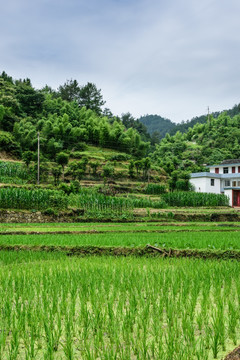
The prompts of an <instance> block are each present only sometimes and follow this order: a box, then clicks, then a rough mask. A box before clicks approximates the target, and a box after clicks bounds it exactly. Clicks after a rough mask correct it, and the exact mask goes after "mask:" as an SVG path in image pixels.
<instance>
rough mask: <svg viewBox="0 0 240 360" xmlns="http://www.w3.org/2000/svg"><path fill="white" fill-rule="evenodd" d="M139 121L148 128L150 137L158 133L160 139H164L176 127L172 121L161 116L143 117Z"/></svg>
mask: <svg viewBox="0 0 240 360" xmlns="http://www.w3.org/2000/svg"><path fill="white" fill-rule="evenodd" d="M138 120H139V121H140V122H141V123H142V124H143V125H145V126H146V128H147V131H148V132H149V134H150V135H153V133H155V132H158V133H159V138H160V139H162V138H164V136H165V135H166V134H167V133H169V132H170V131H171V130H172V129H173V128H174V127H175V126H176V124H175V123H173V122H172V121H171V120H169V119H165V118H163V117H161V116H159V115H145V116H141V117H140V118H139V119H138Z"/></svg>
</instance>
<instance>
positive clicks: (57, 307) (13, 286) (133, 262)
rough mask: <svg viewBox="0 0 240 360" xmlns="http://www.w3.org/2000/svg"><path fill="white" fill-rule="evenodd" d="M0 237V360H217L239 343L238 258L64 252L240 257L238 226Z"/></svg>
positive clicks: (115, 226)
mask: <svg viewBox="0 0 240 360" xmlns="http://www.w3.org/2000/svg"><path fill="white" fill-rule="evenodd" d="M19 232H20V233H19ZM0 233H1V236H0V247H1V249H2V250H1V251H0V359H3V360H5V359H91V360H95V359H109V360H110V359H111V360H112V359H122V360H125V359H133V360H135V359H136V360H137V359H139V360H140V359H158V360H159V359H163V360H175V359H176V360H177V359H178V360H179V359H183V360H195V359H196V360H200V359H201V360H202V359H203V360H204V359H205V360H212V359H224V357H225V356H226V355H227V354H228V353H229V352H230V351H232V350H233V349H234V348H235V347H236V346H237V345H238V344H239V342H240V312H239V308H240V266H239V264H240V263H239V261H237V260H234V259H218V260H214V259H207V260H206V259H202V258H187V257H186V258H172V257H168V256H165V257H163V256H161V254H159V256H157V257H152V256H149V255H147V254H146V256H141V257H139V256H137V253H136V255H135V256H100V255H98V256H89V255H88V256H81V257H80V256H67V255H68V254H67V252H64V251H62V249H64V247H68V248H69V247H79V248H81V247H84V246H91V247H98V248H101V247H113V248H114V247H116V248H117V247H121V248H133V249H142V248H144V247H146V245H149V244H150V245H152V246H154V247H156V248H159V249H161V248H164V249H185V250H186V249H191V250H196V251H202V250H208V251H212V252H215V251H216V252H217V251H220V250H221V251H225V250H231V251H235V252H236V253H238V252H239V251H240V226H239V224H238V223H199V222H198V223H197V222H196V223H177V222H171V223H157V222H156V223H155V222H151V223H147V222H146V223H122V224H121V223H89V224H88V223H78V224H0ZM14 246H18V247H17V250H18V251H13V250H14V249H15V248H14ZM24 246H25V247H24ZM26 246H28V250H27V251H26V250H24V249H26ZM36 246H38V247H39V248H38V249H37V250H36ZM44 246H45V247H46V248H44ZM4 247H6V248H7V249H8V251H7V250H4ZM47 247H51V251H46V249H47ZM31 248H32V249H31ZM10 250H12V251H10ZM15 250H16V249H15ZM31 250H32V251H31ZM33 250H34V251H33ZM44 250H45V251H44ZM48 250H49V249H48Z"/></svg>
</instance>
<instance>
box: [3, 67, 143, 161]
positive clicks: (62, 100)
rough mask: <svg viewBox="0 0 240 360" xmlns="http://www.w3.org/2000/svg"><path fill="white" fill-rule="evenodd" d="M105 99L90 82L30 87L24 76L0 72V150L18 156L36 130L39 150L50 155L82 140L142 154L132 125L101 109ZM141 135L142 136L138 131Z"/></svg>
mask: <svg viewBox="0 0 240 360" xmlns="http://www.w3.org/2000/svg"><path fill="white" fill-rule="evenodd" d="M104 104H105V101H104V100H103V97H102V94H101V90H98V89H97V88H96V85H95V84H92V83H88V84H87V85H85V86H80V85H79V84H78V83H77V81H76V80H74V81H73V80H70V81H67V82H66V83H65V84H64V85H62V86H60V87H59V89H58V90H57V91H56V90H52V89H51V88H50V87H48V86H46V87H45V88H43V89H41V90H36V89H34V88H33V86H32V85H31V81H30V79H24V80H13V79H12V77H10V76H8V75H7V74H6V73H5V72H3V73H2V74H1V76H0V129H1V133H0V150H5V151H8V152H10V153H12V154H13V155H15V156H18V157H21V156H22V153H23V152H26V151H33V152H34V151H36V143H37V133H38V132H40V138H41V152H42V154H43V155H44V156H45V157H47V158H48V159H52V160H54V159H55V158H56V155H57V153H59V152H61V151H77V150H80V149H82V147H83V146H84V144H91V145H97V146H101V147H105V148H106V147H107V148H111V149H118V150H119V151H124V152H126V153H128V154H131V155H132V156H135V157H136V158H141V157H144V156H145V154H146V152H147V149H148V146H149V144H148V143H147V142H146V141H143V140H142V137H141V135H140V134H139V132H138V131H137V129H136V128H132V127H128V128H126V127H125V126H124V123H123V121H122V120H121V119H120V118H118V117H115V116H113V115H112V114H111V112H109V111H107V109H104V110H103V109H102V107H103V105H104ZM144 139H146V137H144Z"/></svg>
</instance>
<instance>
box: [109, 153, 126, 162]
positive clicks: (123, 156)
mask: <svg viewBox="0 0 240 360" xmlns="http://www.w3.org/2000/svg"><path fill="white" fill-rule="evenodd" d="M130 159H131V155H128V154H115V155H113V156H111V158H110V159H109V160H110V161H115V160H116V161H127V160H130Z"/></svg>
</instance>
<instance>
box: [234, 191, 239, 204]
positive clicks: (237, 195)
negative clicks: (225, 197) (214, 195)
mask: <svg viewBox="0 0 240 360" xmlns="http://www.w3.org/2000/svg"><path fill="white" fill-rule="evenodd" d="M233 206H240V190H233Z"/></svg>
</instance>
